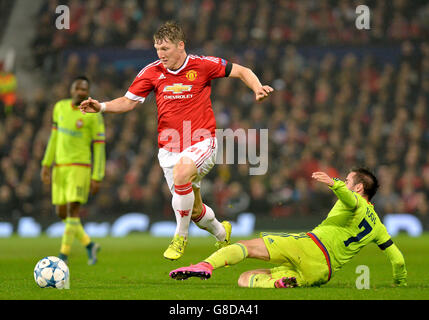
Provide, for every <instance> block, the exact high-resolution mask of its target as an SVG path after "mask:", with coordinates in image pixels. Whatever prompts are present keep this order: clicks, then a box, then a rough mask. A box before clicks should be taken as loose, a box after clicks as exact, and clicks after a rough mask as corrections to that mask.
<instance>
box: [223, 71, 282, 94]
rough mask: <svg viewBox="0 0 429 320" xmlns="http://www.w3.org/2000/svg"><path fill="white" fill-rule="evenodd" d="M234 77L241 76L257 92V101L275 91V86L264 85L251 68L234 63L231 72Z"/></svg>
mask: <svg viewBox="0 0 429 320" xmlns="http://www.w3.org/2000/svg"><path fill="white" fill-rule="evenodd" d="M229 76H230V77H232V78H240V79H241V81H243V82H244V83H245V84H246V85H247V86H248V87H249V88H250V89H252V90H253V92H254V93H255V98H256V101H262V100H264V99H265V98H266V97H268V95H269V94H270V93H271V92H273V91H274V89H273V88H271V87H270V86H267V85H262V84H261V82H260V81H259V79H258V77H257V76H256V75H255V74H254V73H253V71H252V70H251V69H249V68H246V67H243V66H241V65H239V64H236V63H233V64H232V69H231V73H230V74H229Z"/></svg>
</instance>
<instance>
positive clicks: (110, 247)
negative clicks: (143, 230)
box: [0, 233, 429, 300]
mask: <svg viewBox="0 0 429 320" xmlns="http://www.w3.org/2000/svg"><path fill="white" fill-rule="evenodd" d="M255 237H256V235H255ZM95 240H96V241H97V242H99V243H100V244H101V246H102V250H101V251H100V253H99V262H98V264H97V265H95V266H88V265H87V257H86V251H85V249H84V248H83V247H82V246H81V245H80V244H79V243H77V242H75V243H74V245H73V248H72V253H71V255H70V257H69V268H70V274H71V288H70V290H57V289H50V288H49V289H41V288H39V287H38V286H37V284H36V283H35V281H34V278H33V268H34V266H35V265H36V263H37V261H38V260H39V259H41V258H43V257H45V256H49V255H57V254H58V249H59V246H60V241H61V240H60V239H59V238H48V237H44V236H42V237H39V238H19V237H17V236H13V237H11V238H7V239H0V283H1V285H0V299H1V300H200V299H201V300H289V299H290V300H295V299H297V300H313V299H318V300H332V299H335V300H338V299H340V300H367V299H370V300H378V299H383V300H422V299H424V300H427V299H429V290H428V289H429V277H428V273H427V266H428V265H429V256H428V255H427V252H429V234H428V233H425V234H424V235H423V236H421V237H419V238H412V237H408V236H406V235H399V236H397V237H395V238H394V239H393V240H394V242H395V243H396V244H397V245H398V247H399V248H400V250H401V251H402V253H403V254H404V256H405V261H406V264H407V270H408V287H406V288H392V286H391V284H392V268H391V265H390V263H389V261H388V259H387V257H386V256H385V255H384V254H383V253H382V252H381V250H380V249H378V247H377V246H376V245H370V246H367V247H366V248H364V249H363V250H362V251H361V252H360V253H359V254H358V255H357V256H356V257H354V259H352V261H350V262H349V263H348V264H346V265H345V266H344V267H343V269H342V270H340V271H339V272H337V273H336V274H335V275H334V277H333V278H332V279H331V281H330V282H329V283H328V284H326V285H324V286H321V287H313V288H294V289H284V290H276V289H249V288H240V287H238V286H237V279H238V276H239V275H240V274H241V273H242V272H244V271H247V270H251V269H258V268H269V267H271V266H272V265H271V264H269V263H266V262H263V261H258V260H254V259H247V260H246V261H244V262H242V263H240V264H238V265H235V266H231V267H228V268H222V269H218V270H215V272H214V274H213V277H212V278H211V279H209V280H206V281H203V280H200V279H199V278H190V279H188V280H185V281H176V280H173V279H171V278H170V277H169V276H168V274H169V272H170V271H171V270H173V269H176V268H178V267H182V266H186V265H189V264H191V263H193V264H195V263H197V262H199V261H200V260H202V259H203V258H205V257H207V256H208V255H210V254H211V253H212V252H213V251H214V250H215V247H214V238H212V237H204V238H190V241H189V243H188V247H187V248H186V252H185V254H184V256H183V257H182V258H181V259H180V260H179V261H169V260H166V259H165V258H164V257H163V255H162V254H163V252H164V250H165V248H166V247H167V246H168V244H169V242H170V238H155V237H152V236H150V235H148V234H132V235H129V236H127V237H124V238H100V239H95ZM232 240H233V242H235V241H237V240H239V239H238V238H233V239H232ZM358 265H366V266H368V267H369V269H370V289H369V290H358V289H356V285H355V282H356V279H357V277H358V276H359V274H357V273H356V267H357V266H358Z"/></svg>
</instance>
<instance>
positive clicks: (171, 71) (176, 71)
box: [166, 55, 189, 74]
mask: <svg viewBox="0 0 429 320" xmlns="http://www.w3.org/2000/svg"><path fill="white" fill-rule="evenodd" d="M188 61H189V55H187V56H186V60H185V62H184V63H183V64H182V66H181V67H180V68H179V69H177V70H170V69H168V68H166V69H167V71H168V72H170V73H172V74H178V73H179V72H180V71H182V70H183V69H184V68H185V67H186V65H187V64H188Z"/></svg>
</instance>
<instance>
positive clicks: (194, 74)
mask: <svg viewBox="0 0 429 320" xmlns="http://www.w3.org/2000/svg"><path fill="white" fill-rule="evenodd" d="M197 75H198V74H197V72H196V71H195V70H190V71H188V72H187V73H186V79H188V80H189V81H194V80H195V79H196V78H197Z"/></svg>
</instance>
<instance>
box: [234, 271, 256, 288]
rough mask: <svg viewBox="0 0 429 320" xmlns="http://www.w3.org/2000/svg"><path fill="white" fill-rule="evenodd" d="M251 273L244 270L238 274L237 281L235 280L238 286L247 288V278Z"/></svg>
mask: <svg viewBox="0 0 429 320" xmlns="http://www.w3.org/2000/svg"><path fill="white" fill-rule="evenodd" d="M251 275H252V272H251V271H246V272H243V273H242V274H240V277H238V281H237V283H238V286H239V287H243V288H247V287H248V286H249V278H250V276H251Z"/></svg>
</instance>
